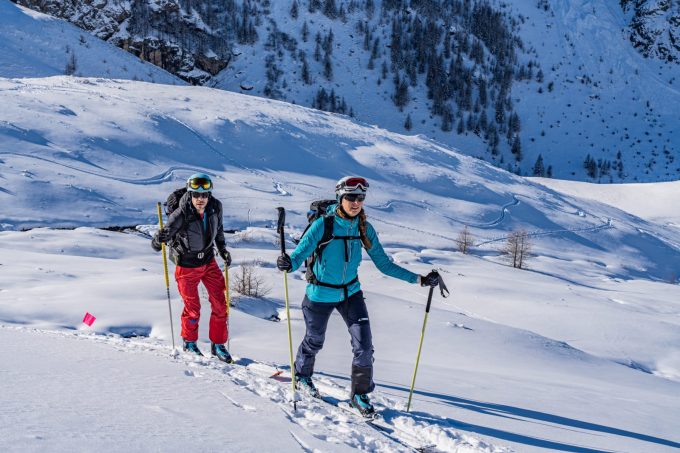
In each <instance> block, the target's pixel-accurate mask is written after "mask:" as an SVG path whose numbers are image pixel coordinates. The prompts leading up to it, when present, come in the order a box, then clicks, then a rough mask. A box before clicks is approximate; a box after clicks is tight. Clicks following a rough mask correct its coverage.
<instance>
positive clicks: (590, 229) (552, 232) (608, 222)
mask: <svg viewBox="0 0 680 453" xmlns="http://www.w3.org/2000/svg"><path fill="white" fill-rule="evenodd" d="M396 202H397V201H396V200H391V201H388V202H387V203H385V204H384V205H381V206H377V207H373V209H379V210H386V209H390V208H391V207H392V205H393V204H394V203H396ZM519 204H520V201H519V199H518V198H517V196H516V195H513V196H512V201H510V202H508V203H506V204H504V205H503V206H501V208H500V211H501V212H500V215H499V217H498V218H497V219H495V220H492V221H490V222H484V223H479V224H473V223H465V222H463V221H461V220H458V219H453V218H451V217H448V216H445V215H443V214H441V213H438V212H436V211H431V212H435V213H436V214H437V215H439V216H440V217H443V218H445V219H448V220H451V221H454V222H458V223H461V224H464V225H467V226H470V227H473V228H483V229H486V228H489V229H490V228H494V227H498V226H499V225H500V224H501V223H502V222H503V220H505V216H506V213H507V212H508V210H509V208H511V207H513V206H518V205H519ZM428 210H430V209H428ZM370 219H371V220H376V221H378V222H382V223H384V224H386V225H390V226H394V227H397V228H401V229H405V230H410V231H415V232H416V233H421V234H426V235H429V236H433V237H438V238H441V239H446V240H448V241H452V242H454V243H456V244H457V243H458V239H456V238H452V237H449V236H445V235H443V234H438V233H433V232H431V231H425V230H421V229H418V228H413V227H409V226H406V225H402V224H399V223H396V222H390V221H389V220H385V219H382V218H380V217H375V216H373V215H371V216H370ZM608 228H614V226H613V224H612V222H611V219H607V220H606V221H605V222H604V223H602V224H601V225H595V226H590V227H584V228H564V229H559V230H545V231H540V230H538V231H532V232H529V233H528V234H527V235H528V236H529V237H539V236H550V235H555V234H560V233H583V232H594V231H600V230H604V229H608ZM507 239H508V235H503V236H497V237H493V238H485V239H482V240H481V241H480V242H477V243H475V244H474V245H473V246H474V247H480V246H482V245H487V244H493V243H496V242H501V241H506V240H507Z"/></svg>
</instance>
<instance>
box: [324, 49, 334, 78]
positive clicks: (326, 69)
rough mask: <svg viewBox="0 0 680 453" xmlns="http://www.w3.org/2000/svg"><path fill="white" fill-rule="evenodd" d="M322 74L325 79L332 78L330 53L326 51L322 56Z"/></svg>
mask: <svg viewBox="0 0 680 453" xmlns="http://www.w3.org/2000/svg"><path fill="white" fill-rule="evenodd" d="M323 76H324V77H325V78H326V80H328V81H331V80H333V62H332V61H331V57H330V54H328V53H326V55H325V56H324V58H323Z"/></svg>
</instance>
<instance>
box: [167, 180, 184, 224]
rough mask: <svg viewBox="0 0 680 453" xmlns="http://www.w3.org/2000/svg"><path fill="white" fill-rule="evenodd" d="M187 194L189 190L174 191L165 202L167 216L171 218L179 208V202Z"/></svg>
mask: <svg viewBox="0 0 680 453" xmlns="http://www.w3.org/2000/svg"><path fill="white" fill-rule="evenodd" d="M185 193H187V188H186V187H182V188H180V189H176V190H173V191H172V193H171V194H170V195H168V199H167V200H165V215H166V216H168V217H170V214H172V212H173V211H174V210H175V209H177V208H178V207H179V200H180V199H181V198H182V196H184V194H185Z"/></svg>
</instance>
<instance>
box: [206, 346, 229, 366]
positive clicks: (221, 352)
mask: <svg viewBox="0 0 680 453" xmlns="http://www.w3.org/2000/svg"><path fill="white" fill-rule="evenodd" d="M210 352H211V353H212V355H214V356H216V357H217V358H218V359H219V360H221V361H222V362H225V363H234V359H232V358H231V355H230V354H229V351H227V348H225V347H224V345H223V344H215V343H210Z"/></svg>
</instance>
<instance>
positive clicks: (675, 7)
mask: <svg viewBox="0 0 680 453" xmlns="http://www.w3.org/2000/svg"><path fill="white" fill-rule="evenodd" d="M621 6H622V7H623V9H624V11H626V12H627V13H628V14H629V15H630V31H629V34H630V35H629V36H630V42H631V43H633V46H635V48H636V49H638V50H639V51H640V52H642V54H643V55H645V56H647V57H651V58H659V59H661V60H665V61H668V62H671V63H678V62H680V3H678V2H673V1H671V0H621Z"/></svg>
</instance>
